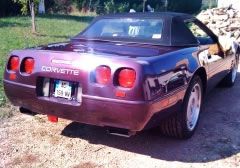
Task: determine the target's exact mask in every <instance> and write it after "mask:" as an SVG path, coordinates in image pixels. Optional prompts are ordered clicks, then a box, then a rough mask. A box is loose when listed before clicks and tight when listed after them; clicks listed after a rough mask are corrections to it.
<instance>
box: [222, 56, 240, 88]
mask: <svg viewBox="0 0 240 168" xmlns="http://www.w3.org/2000/svg"><path fill="white" fill-rule="evenodd" d="M238 63H239V54H236V59H235V61H234V62H233V65H232V69H231V71H230V72H229V73H228V75H227V76H226V77H225V78H224V79H223V80H222V81H221V82H220V86H222V87H233V86H234V84H235V81H236V78H237V69H238Z"/></svg>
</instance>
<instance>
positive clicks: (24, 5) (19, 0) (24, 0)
mask: <svg viewBox="0 0 240 168" xmlns="http://www.w3.org/2000/svg"><path fill="white" fill-rule="evenodd" d="M31 1H32V2H33V3H34V4H38V3H39V0H14V2H15V3H18V4H20V5H21V6H22V8H21V12H22V14H24V15H26V14H27V13H28V11H29V10H30V9H29V3H30V2H31ZM35 6H37V5H35Z"/></svg>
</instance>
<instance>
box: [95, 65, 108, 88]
mask: <svg viewBox="0 0 240 168" xmlns="http://www.w3.org/2000/svg"><path fill="white" fill-rule="evenodd" d="M110 79H111V69H110V68H109V67H108V66H105V65H102V66H99V67H97V68H96V82H97V83H99V84H104V85H105V84H107V83H108V82H109V81H110Z"/></svg>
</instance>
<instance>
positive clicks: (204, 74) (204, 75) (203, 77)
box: [190, 67, 207, 95]
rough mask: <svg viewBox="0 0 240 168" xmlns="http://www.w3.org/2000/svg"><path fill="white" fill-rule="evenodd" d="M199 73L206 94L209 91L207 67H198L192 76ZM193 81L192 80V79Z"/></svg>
mask: <svg viewBox="0 0 240 168" xmlns="http://www.w3.org/2000/svg"><path fill="white" fill-rule="evenodd" d="M196 75H198V76H199V77H200V78H201V81H202V85H203V94H204V95H205V94H206V92H207V72H206V69H205V68H204V67H200V68H198V69H197V70H196V71H195V72H194V74H193V76H192V79H193V77H194V76H196ZM190 82H191V81H190Z"/></svg>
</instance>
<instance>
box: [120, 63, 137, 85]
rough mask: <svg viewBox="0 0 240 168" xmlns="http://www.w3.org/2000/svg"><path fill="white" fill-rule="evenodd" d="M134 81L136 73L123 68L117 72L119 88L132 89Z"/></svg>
mask: <svg viewBox="0 0 240 168" xmlns="http://www.w3.org/2000/svg"><path fill="white" fill-rule="evenodd" d="M135 80H136V71H135V70H133V69H130V68H124V69H122V70H121V71H120V72H119V75H118V82H119V85H120V86H121V87H125V88H132V87H133V86H134V83H135Z"/></svg>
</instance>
